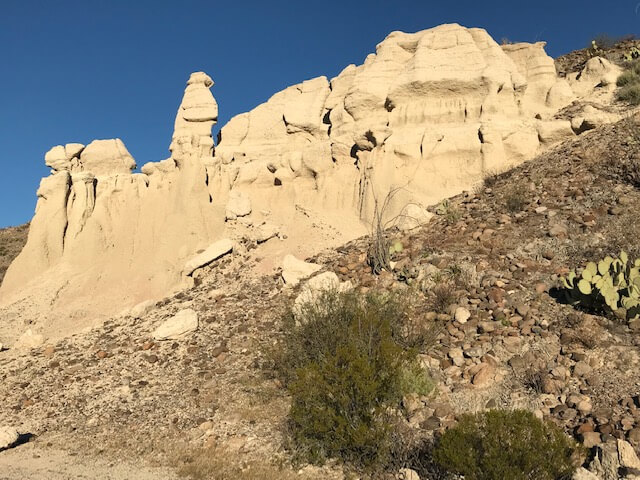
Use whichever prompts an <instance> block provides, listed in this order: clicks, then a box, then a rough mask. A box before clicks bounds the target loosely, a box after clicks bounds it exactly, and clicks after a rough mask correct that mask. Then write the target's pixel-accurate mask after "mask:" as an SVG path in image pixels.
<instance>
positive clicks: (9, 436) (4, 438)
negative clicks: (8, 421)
mask: <svg viewBox="0 0 640 480" xmlns="http://www.w3.org/2000/svg"><path fill="white" fill-rule="evenodd" d="M19 438H20V434H19V433H18V431H17V430H16V429H15V428H13V427H9V426H0V450H4V449H6V448H10V447H12V446H13V445H15V444H16V442H17V441H18V440H19Z"/></svg>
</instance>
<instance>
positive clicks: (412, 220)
mask: <svg viewBox="0 0 640 480" xmlns="http://www.w3.org/2000/svg"><path fill="white" fill-rule="evenodd" d="M432 217H433V214H432V213H431V212H429V211H428V210H427V209H426V208H424V207H422V206H420V205H417V204H415V203H410V204H409V205H407V206H406V207H404V208H403V209H402V211H401V212H400V213H399V214H398V218H397V219H396V227H398V228H399V229H400V230H405V231H406V230H413V229H414V228H418V227H421V226H423V225H426V224H427V223H429V221H430V220H431V218H432Z"/></svg>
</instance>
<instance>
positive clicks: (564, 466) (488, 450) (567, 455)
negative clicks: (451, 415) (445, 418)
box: [433, 410, 581, 480]
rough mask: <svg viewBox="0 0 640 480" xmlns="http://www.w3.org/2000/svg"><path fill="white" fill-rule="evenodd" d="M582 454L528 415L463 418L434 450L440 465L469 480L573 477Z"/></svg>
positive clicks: (490, 413)
mask: <svg viewBox="0 0 640 480" xmlns="http://www.w3.org/2000/svg"><path fill="white" fill-rule="evenodd" d="M580 455H581V450H580V447H579V446H578V445H577V444H576V443H575V442H574V441H573V440H572V439H570V438H569V437H567V436H566V435H565V434H564V432H563V431H562V430H561V429H560V428H559V427H557V426H555V425H553V424H551V423H546V422H543V421H541V420H538V419H537V418H536V417H535V416H534V415H533V414H532V413H531V412H528V411H525V410H513V411H507V410H490V411H488V412H483V413H478V414H476V415H463V416H462V418H461V419H460V421H459V423H458V424H457V425H456V426H455V427H453V428H451V429H449V430H448V431H447V432H445V433H444V434H443V435H442V437H441V438H440V439H439V441H438V443H437V445H436V447H435V449H434V451H433V456H434V460H435V461H436V463H437V464H439V465H440V466H441V467H442V468H444V469H445V470H447V471H449V472H452V473H457V474H461V475H464V478H465V479H466V480H520V479H525V478H531V479H536V480H556V479H561V478H570V476H571V474H572V473H573V471H574V470H575V468H576V463H577V462H576V460H577V459H578V458H579V457H580Z"/></svg>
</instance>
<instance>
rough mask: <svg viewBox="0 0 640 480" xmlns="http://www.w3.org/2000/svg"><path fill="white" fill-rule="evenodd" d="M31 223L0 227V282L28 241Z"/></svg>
mask: <svg viewBox="0 0 640 480" xmlns="http://www.w3.org/2000/svg"><path fill="white" fill-rule="evenodd" d="M28 233H29V224H28V223H25V224H24V225H20V226H18V227H8V228H2V229H0V283H2V280H3V278H4V274H5V272H6V271H7V268H9V265H11V262H12V261H13V259H14V258H16V257H17V256H18V254H19V253H20V250H22V247H24V244H25V243H27V234H28Z"/></svg>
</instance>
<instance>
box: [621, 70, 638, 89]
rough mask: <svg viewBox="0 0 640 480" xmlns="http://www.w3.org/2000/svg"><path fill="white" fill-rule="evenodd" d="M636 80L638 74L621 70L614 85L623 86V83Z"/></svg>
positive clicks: (626, 83) (627, 83)
mask: <svg viewBox="0 0 640 480" xmlns="http://www.w3.org/2000/svg"><path fill="white" fill-rule="evenodd" d="M636 82H638V75H636V73H635V72H633V71H631V70H627V71H626V72H622V73H621V74H620V76H619V77H618V79H617V80H616V85H617V86H618V87H624V86H625V85H629V84H631V83H636Z"/></svg>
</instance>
